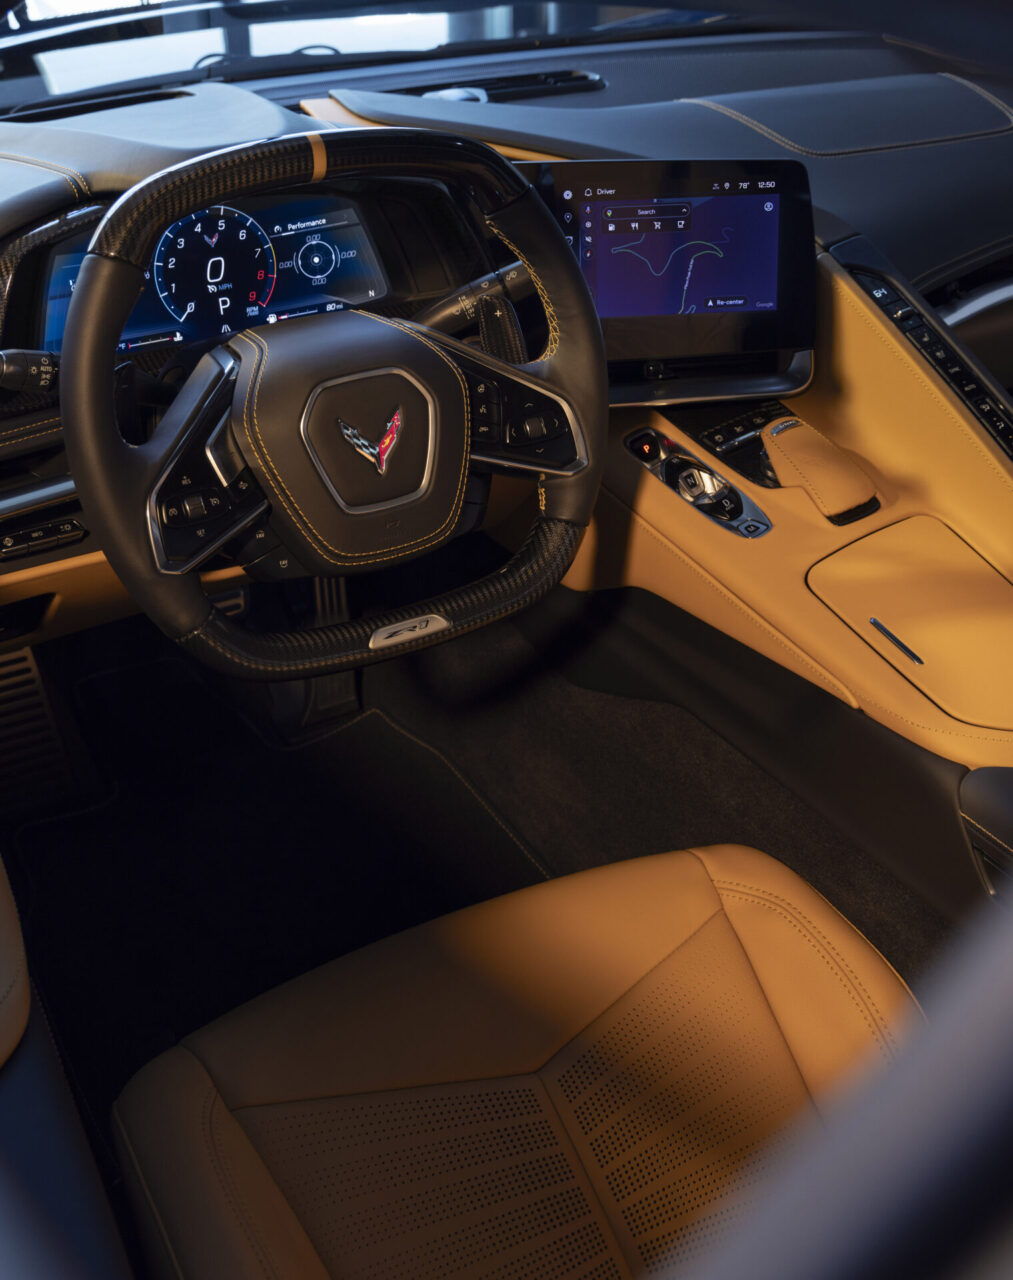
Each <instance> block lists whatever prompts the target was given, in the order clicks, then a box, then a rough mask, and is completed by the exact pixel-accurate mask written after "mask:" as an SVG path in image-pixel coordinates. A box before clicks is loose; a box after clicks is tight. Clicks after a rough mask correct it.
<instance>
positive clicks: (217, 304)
mask: <svg viewBox="0 0 1013 1280" xmlns="http://www.w3.org/2000/svg"><path fill="white" fill-rule="evenodd" d="M89 238H90V236H89V235H88V233H82V234H80V235H77V236H74V237H72V238H71V239H69V240H67V241H64V242H62V243H61V244H59V245H58V246H57V247H55V248H54V249H52V250H51V251H50V253H49V255H48V261H47V263H46V265H45V271H44V278H45V285H44V300H43V304H42V308H41V316H40V321H41V324H40V333H39V337H38V342H39V345H40V346H41V347H42V348H43V350H46V351H54V352H58V351H59V350H60V346H61V342H62V336H63V330H64V326H65V324H66V319H67V309H68V307H69V306H70V299H71V297H72V295H73V292H74V284H75V281H76V279H77V273H78V271H79V269H80V267H81V263H82V261H83V260H84V255H85V250H86V249H87V245H88V240H89ZM389 288H390V286H389V283H388V280H387V276H386V275H385V273H384V270H383V267H382V265H381V263H380V259H379V257H378V256H377V251H376V248H375V247H374V245H373V242H372V240H371V238H370V235H369V232H368V231H367V229H366V227H365V226H364V224H363V220H362V215H361V213H360V210H359V207H358V205H356V204H355V203H354V201H351V200H348V199H343V198H341V197H338V196H300V197H297V198H292V199H287V200H282V201H280V202H279V201H276V200H275V201H267V200H250V201H244V202H243V203H242V206H241V207H235V208H233V207H231V206H226V205H218V206H215V207H214V208H210V209H199V210H196V211H194V212H193V213H190V214H188V215H187V216H186V217H184V218H181V219H179V221H177V222H174V223H172V225H171V226H169V227H166V229H165V231H164V232H163V233H162V236H161V238H160V239H159V242H158V245H157V247H156V249H155V253H154V255H153V258H152V262H151V265H150V266H149V268H148V270H147V271H146V272H145V285H144V288H143V290H142V292H141V296H140V298H139V300H138V302H137V305H136V306H135V308H134V310H133V313H132V314H131V316H130V319H129V320H128V322H127V324H126V327H125V328H124V331H123V339H122V341H121V342H120V344H119V350H120V351H122V352H135V351H139V350H141V349H143V348H155V349H157V348H165V347H172V346H176V345H185V344H189V343H193V342H206V341H209V340H211V339H213V338H216V339H221V338H224V337H227V336H228V335H229V334H231V333H235V332H236V331H237V330H239V329H243V328H246V327H248V326H250V325H256V324H263V323H267V324H275V323H276V322H278V321H279V320H287V319H290V318H294V317H296V316H305V315H315V314H317V313H318V312H325V311H339V310H342V309H343V308H345V307H354V306H358V305H360V304H362V303H365V302H372V301H378V300H380V299H383V298H385V297H386V296H387V294H388V292H389Z"/></svg>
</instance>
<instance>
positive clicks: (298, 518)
mask: <svg viewBox="0 0 1013 1280" xmlns="http://www.w3.org/2000/svg"><path fill="white" fill-rule="evenodd" d="M371 318H372V319H374V320H381V317H379V316H373V317H371ZM381 322H382V323H385V324H386V323H393V322H389V321H386V320H382V321H381ZM394 327H395V328H398V329H400V328H401V325H398V324H394ZM403 332H405V333H407V334H409V336H411V337H414V338H417V339H418V341H420V342H422V343H424V344H425V345H426V346H428V347H431V349H432V350H433V351H436V353H437V354H438V355H439V356H440V358H441V359H442V360H444V361H445V362H446V363H447V364H448V365H450V367H451V368H452V369H453V371H454V373H455V374H456V376H457V379H458V381H459V382H460V384H461V390H462V394H463V396H464V406H465V408H464V419H465V434H466V437H467V440H468V441H470V438H471V420H470V412H469V404H468V395H467V388H466V386H465V383H464V379H463V377H462V376H461V374H460V372H459V371H458V369H457V367H456V365H454V363H453V362H452V361H451V360H450V359H449V358H448V357H447V356H445V355H444V354H443V353H442V352H441V351H439V349H438V348H437V347H436V346H435V344H433V343H430V342H428V341H427V340H426V339H425V338H422V337H421V336H420V335H418V334H416V333H415V332H414V331H413V330H411V329H408V328H405V329H403ZM236 336H237V337H239V338H242V339H244V341H246V342H247V343H249V344H250V345H251V346H253V347H254V350H255V351H256V350H257V349H258V347H259V348H260V349H261V350H262V352H263V358H262V359H261V358H259V356H258V362H257V367H256V369H255V370H254V372H253V373H252V374H251V375H250V381H249V383H248V384H247V388H246V397H245V403H244V407H243V426H244V429H245V430H246V436H247V439H248V440H249V441H250V444H251V446H253V447H254V449H255V451H256V452H257V455H258V457H260V456H261V454H262V455H263V456H262V462H263V461H264V460H266V465H265V468H264V469H265V475H266V476H267V479H268V481H269V482H270V484H271V487H272V488H273V489H274V491H275V493H276V494H277V496H278V499H279V500H280V501H281V503H282V505H283V506H284V507H285V510H286V511H287V512H288V514H289V515H290V516H291V518H292V520H293V521H294V522H295V523H296V524H297V525H299V527H300V528H301V529H302V531H303V533H304V534H305V536H306V537H308V538H309V539H310V541H311V542H314V549H315V550H316V551H317V553H318V554H319V555H321V556H323V558H324V559H325V560H329V561H330V562H331V563H332V564H347V563H350V562H355V563H360V564H375V563H382V562H384V561H388V560H394V559H397V558H398V553H399V552H403V551H406V550H407V549H408V548H409V547H416V548H418V549H419V550H423V549H424V548H425V547H426V546H429V545H431V544H432V543H433V542H434V541H435V540H436V539H438V538H439V537H440V535H441V534H442V533H443V532H444V531H445V530H446V528H447V526H448V525H450V524H451V523H452V522H454V521H456V519H457V517H458V515H459V514H460V501H461V497H462V495H463V491H464V482H465V476H466V473H467V460H468V450H467V448H466V449H465V451H464V454H463V456H462V459H461V474H460V476H459V478H458V484H457V492H456V494H455V495H454V504H453V509H452V510H451V512H450V513H449V514H448V516H447V518H446V519H445V520H444V521H443V524H441V525H440V527H439V528H438V529H436V530H434V531H433V532H431V533H427V534H425V535H424V536H423V537H421V538H415V539H413V540H412V541H410V542H403V543H400V544H398V546H396V547H393V548H391V549H390V552H389V553H383V554H367V553H362V552H352V551H350V552H345V551H342V550H340V548H338V547H335V546H334V545H333V544H332V543H330V542H328V541H327V539H326V538H325V537H324V536H323V534H321V533H320V531H319V530H318V529H317V528H316V526H315V525H314V524H313V522H312V521H311V520H310V519H309V517H308V516H307V515H306V513H305V512H304V511H303V509H302V508H301V507H300V506H299V503H298V502H297V501H296V499H295V497H294V496H293V495H292V493H291V492H290V491H289V489H288V488H287V487H286V485H285V483H284V481H283V480H282V478H281V475H280V473H279V471H278V468H277V467H276V465H275V463H274V459H273V458H272V457H271V454H270V452H269V450H268V448H267V445H266V443H265V441H264V437H263V435H262V433H261V430H260V422H259V420H258V417H257V400H258V398H259V395H260V383H261V380H262V377H263V372H264V369H265V368H266V366H267V357H268V350H269V348H268V344H267V341H266V339H264V338H263V337H261V336H260V335H259V334H256V333H250V334H247V333H240V334H237V335H236ZM254 388H256V389H254ZM251 392H252V393H253V402H252V404H253V415H252V416H253V424H254V429H255V430H256V434H257V440H258V442H259V445H260V448H259V449H256V446H254V442H253V439H252V436H251V433H250V426H249V418H250V412H249V411H250V404H251V401H250V396H251ZM272 476H273V478H272ZM275 481H277V483H275ZM279 486H280V488H279ZM282 491H284V492H282ZM286 498H287V499H288V501H286ZM289 503H291V504H292V505H291V506H290V505H289ZM293 507H294V508H295V512H298V515H296V514H295V512H293V509H292V508H293ZM324 548H326V550H325V549H324ZM328 552H334V555H329V554H328Z"/></svg>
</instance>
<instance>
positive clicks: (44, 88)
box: [0, 0, 757, 114]
mask: <svg viewBox="0 0 1013 1280" xmlns="http://www.w3.org/2000/svg"><path fill="white" fill-rule="evenodd" d="M729 25H742V23H741V21H740V20H739V19H736V18H734V17H732V16H731V15H730V14H727V13H725V12H723V11H720V10H717V9H703V8H693V9H688V8H687V9H673V8H668V7H660V6H644V5H632V4H613V5H594V4H579V3H572V4H567V3H560V4H517V5H502V4H497V5H489V4H481V3H474V2H472V0H437V2H435V3H434V0H394V2H393V3H387V4H380V5H377V4H373V5H371V6H370V8H369V10H368V11H367V10H365V9H364V7H363V6H362V5H361V4H359V3H354V2H352V3H348V2H346V3H342V0H324V2H322V0H196V2H190V0H24V3H22V4H19V5H17V6H15V7H14V8H12V9H11V10H9V12H7V14H6V15H5V17H4V18H3V19H2V21H0V66H2V72H0V111H4V112H5V113H7V114H10V113H11V111H12V109H13V110H14V111H15V112H16V111H17V109H18V108H19V107H25V106H30V105H32V104H34V103H39V102H41V101H44V100H45V99H47V98H53V97H64V96H68V95H71V96H75V95H76V96H80V95H85V96H87V95H89V94H91V95H94V94H95V93H96V92H104V91H106V90H109V89H112V88H120V87H122V88H128V87H135V86H136V87H140V86H150V85H152V84H178V83H186V82H187V81H195V80H200V79H224V80H228V79H240V78H243V77H248V76H255V75H270V74H277V73H282V72H284V71H287V70H291V69H300V68H307V69H309V68H313V67H317V66H319V67H323V66H328V65H335V66H341V65H346V64H351V65H354V64H355V63H363V62H366V63H368V62H379V61H383V60H388V59H389V60H395V61H398V60H409V59H411V58H414V57H421V56H425V55H426V54H431V53H432V51H434V50H441V51H445V52H447V53H455V54H456V53H472V52H475V53H482V52H485V51H487V50H491V49H495V48H497V47H498V48H504V47H506V46H512V47H518V46H520V47H525V46H533V47H539V46H551V45H553V44H559V45H565V44H567V43H570V42H572V41H575V40H577V39H580V40H588V39H590V40H626V39H639V38H643V37H645V36H652V35H658V34H661V33H665V34H668V33H672V32H675V33H681V34H699V33H701V32H705V31H707V30H708V29H711V28H715V27H722V28H727V27H728V26H729ZM750 25H751V26H753V27H755V26H756V25H757V23H756V22H755V20H754V21H753V22H751V23H750ZM489 73H490V74H494V73H495V67H494V65H493V64H490V67H489Z"/></svg>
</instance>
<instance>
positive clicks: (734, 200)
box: [521, 160, 815, 360]
mask: <svg viewBox="0 0 1013 1280" xmlns="http://www.w3.org/2000/svg"><path fill="white" fill-rule="evenodd" d="M521 167H522V168H523V169H524V170H525V171H526V173H527V174H528V176H529V177H530V179H531V181H532V183H533V185H534V186H535V187H536V188H537V189H538V191H539V193H540V194H541V196H542V198H543V199H544V200H545V201H546V203H547V204H548V206H549V208H550V209H551V210H552V211H553V213H554V214H555V216H556V218H557V220H558V221H559V224H560V226H561V228H562V230H563V234H564V236H565V237H566V239H567V241H568V243H569V244H570V246H571V248H572V250H573V252H574V254H576V256H577V258H578V260H579V262H580V266H581V271H582V272H583V274H584V278H585V279H586V281H587V283H588V286H589V288H590V290H591V294H592V296H593V297H594V299H595V304H596V306H597V309H598V315H599V317H600V318H601V321H602V328H603V330H604V332H605V340H606V348H607V353H608V357H609V359H610V360H643V359H650V358H662V359H671V358H679V357H682V356H685V357H701V356H712V355H717V356H720V355H733V354H738V353H740V352H763V351H801V350H805V349H807V348H809V347H811V346H812V344H813V327H814V324H815V249H814V243H813V228H812V210H811V206H810V200H809V184H808V179H807V176H806V172H805V169H804V168H803V167H802V165H800V164H797V163H795V162H794V161H783V160H775V161H720V162H716V161H715V162H697V161H686V162H670V163H666V162H655V161H640V160H600V161H598V160H593V161H592V160H587V161H585V160H579V161H577V160H573V161H555V162H552V163H537V164H527V165H522V166H521Z"/></svg>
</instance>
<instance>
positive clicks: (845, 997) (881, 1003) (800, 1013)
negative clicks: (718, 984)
mask: <svg viewBox="0 0 1013 1280" xmlns="http://www.w3.org/2000/svg"><path fill="white" fill-rule="evenodd" d="M692 852H693V853H695V855H696V856H697V857H698V858H699V859H700V860H701V862H702V863H703V865H704V866H705V867H706V868H707V871H708V873H709V875H710V877H711V880H712V881H713V883H714V887H715V888H716V890H717V892H718V894H719V896H720V898H721V902H722V905H723V907H724V910H725V914H726V916H727V918H728V920H729V922H730V923H731V925H732V928H733V929H734V930H735V932H736V934H737V935H738V938H739V941H740V942H741V944H742V946H743V949H744V950H745V952H746V955H747V956H748V958H749V961H750V963H751V964H752V967H753V970H754V972H755V974H756V977H757V980H758V981H759V983H760V985H761V987H762V988H763V991H764V994H765V995H766V998H767V1001H768V1003H769V1005H770V1007H771V1010H772V1012H773V1014H774V1017H775V1018H776V1019H777V1021H778V1023H779V1025H780V1027H781V1031H782V1033H783V1034H784V1037H785V1039H786V1041H787V1042H788V1046H789V1048H790V1049H791V1051H792V1054H793V1055H794V1058H795V1061H796V1063H797V1064H798V1068H799V1071H800V1072H801V1073H802V1078H803V1079H804V1080H805V1083H806V1086H807V1087H808V1089H809V1092H810V1094H811V1095H812V1096H813V1098H814V1099H815V1100H816V1103H817V1106H822V1107H823V1108H824V1109H825V1108H826V1107H827V1105H829V1103H830V1101H831V1099H832V1097H833V1093H834V1086H835V1085H836V1084H838V1082H839V1081H841V1080H842V1079H843V1078H845V1077H846V1078H847V1081H848V1084H849V1087H851V1086H853V1084H854V1083H855V1082H856V1080H857V1076H856V1067H859V1066H860V1065H861V1064H865V1065H866V1067H867V1069H872V1067H873V1065H874V1064H875V1063H877V1062H878V1063H880V1064H882V1063H885V1062H889V1061H892V1059H893V1058H894V1056H895V1054H896V1052H897V1050H898V1048H899V1046H900V1043H901V1041H902V1039H904V1038H905V1034H906V1032H908V1031H909V1030H910V1029H911V1025H910V1024H911V1023H912V1022H915V1021H918V1022H920V1021H923V1020H924V1019H923V1016H922V1013H921V1010H920V1008H919V1007H918V1004H917V1001H916V1000H915V998H914V996H913V995H912V994H911V992H910V990H909V989H908V987H907V986H906V985H905V983H904V982H903V980H902V979H901V978H900V977H899V976H898V974H897V973H896V972H895V970H894V969H893V968H891V966H890V965H889V964H888V962H887V961H886V960H885V959H884V958H883V956H881V955H880V953H879V952H878V951H877V950H876V949H875V947H873V945H872V944H871V943H870V942H869V941H868V939H866V938H865V937H864V936H863V935H862V934H861V933H859V932H858V930H857V929H856V928H855V927H854V926H853V925H852V924H850V923H849V922H848V921H847V920H846V919H845V918H844V917H843V916H842V915H841V914H840V913H839V912H838V911H836V910H835V909H834V908H833V907H832V906H831V905H830V903H829V902H827V900H826V899H825V898H824V897H823V896H822V895H821V894H819V893H818V892H817V891H816V890H815V889H813V888H812V886H811V885H809V884H807V883H806V881H804V880H803V879H801V877H799V876H797V875H796V874H795V872H794V871H791V870H790V869H789V868H788V867H786V866H784V865H783V863H780V862H776V861H775V860H774V859H773V858H769V857H767V856H766V855H765V854H762V853H759V852H758V851H757V850H755V849H748V848H745V847H743V846H741V845H716V846H714V847H712V848H705V849H694V850H693V851H692ZM859 1074H860V1073H859Z"/></svg>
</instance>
